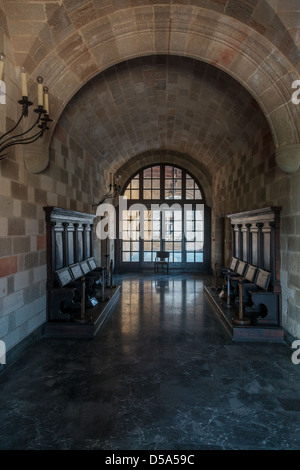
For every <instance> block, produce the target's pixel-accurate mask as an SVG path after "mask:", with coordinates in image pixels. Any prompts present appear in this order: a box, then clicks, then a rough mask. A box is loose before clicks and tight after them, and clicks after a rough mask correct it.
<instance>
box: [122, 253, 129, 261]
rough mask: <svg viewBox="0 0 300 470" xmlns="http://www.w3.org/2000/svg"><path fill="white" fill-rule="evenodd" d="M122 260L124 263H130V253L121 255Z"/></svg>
mask: <svg viewBox="0 0 300 470" xmlns="http://www.w3.org/2000/svg"><path fill="white" fill-rule="evenodd" d="M122 260H123V261H124V262H125V263H126V262H128V261H130V253H126V252H125V253H123V255H122Z"/></svg>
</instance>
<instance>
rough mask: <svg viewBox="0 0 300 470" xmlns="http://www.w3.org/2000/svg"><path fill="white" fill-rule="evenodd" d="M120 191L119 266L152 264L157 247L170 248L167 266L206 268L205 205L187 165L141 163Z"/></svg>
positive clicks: (207, 224) (207, 225)
mask: <svg viewBox="0 0 300 470" xmlns="http://www.w3.org/2000/svg"><path fill="white" fill-rule="evenodd" d="M122 196H123V202H124V204H122V207H121V205H120V206H119V217H118V219H119V230H118V233H119V237H118V240H117V250H116V267H117V269H118V271H121V272H122V271H139V270H147V269H153V263H154V260H155V257H156V253H157V252H158V251H167V252H169V254H170V255H169V256H170V258H169V261H170V269H180V270H184V271H190V272H195V271H196V272H208V271H209V270H210V251H211V247H210V208H209V207H208V206H207V205H206V204H205V195H204V192H203V189H202V187H201V185H200V183H199V182H198V181H197V180H196V179H195V178H194V177H193V175H191V174H190V173H189V172H188V171H187V170H186V169H184V168H181V167H179V166H175V165H172V164H167V163H160V164H154V165H151V166H147V167H144V168H142V169H140V170H139V171H138V172H136V173H135V174H134V175H133V176H132V177H131V178H130V179H129V180H128V181H127V183H126V184H125V185H124V188H123V192H122Z"/></svg>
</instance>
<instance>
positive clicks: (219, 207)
mask: <svg viewBox="0 0 300 470" xmlns="http://www.w3.org/2000/svg"><path fill="white" fill-rule="evenodd" d="M274 154H275V149H274V145H273V141H272V136H271V134H270V131H269V128H268V126H267V123H265V124H264V125H262V126H261V130H260V131H259V132H258V133H257V134H256V137H255V138H254V139H251V140H249V141H248V142H247V141H245V143H244V144H243V146H242V148H241V149H240V151H239V153H238V154H236V155H233V156H232V159H231V160H230V161H229V162H228V163H227V164H226V165H225V166H224V167H223V168H222V169H221V170H220V171H219V172H218V173H217V174H216V175H215V176H214V180H213V201H214V202H213V235H215V237H216V244H217V248H216V249H215V250H214V252H213V262H216V261H217V262H219V263H221V261H222V260H221V259H220V256H219V255H218V253H220V252H221V251H222V250H220V243H223V241H221V240H220V232H218V230H217V227H218V225H219V219H220V218H221V217H225V234H223V238H224V239H225V241H224V254H225V263H228V261H229V260H230V258H231V228H230V220H229V219H228V218H227V217H226V216H227V215H228V214H232V213H235V212H242V211H247V210H251V209H257V208H263V207H268V206H281V207H282V212H281V230H280V234H281V235H280V251H281V271H280V274H281V289H282V321H283V326H284V328H285V329H286V330H287V331H288V332H289V333H291V334H292V335H293V336H295V337H299V338H300V274H299V266H300V203H299V201H300V189H299V188H300V170H298V172H297V173H295V174H293V175H287V174H285V173H283V172H282V171H281V170H280V169H279V168H278V167H277V166H276V163H275V155H274Z"/></svg>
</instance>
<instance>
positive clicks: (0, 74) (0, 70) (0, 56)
mask: <svg viewBox="0 0 300 470" xmlns="http://www.w3.org/2000/svg"><path fill="white" fill-rule="evenodd" d="M4 61H5V55H4V54H3V52H1V53H0V80H2V79H3V70H4Z"/></svg>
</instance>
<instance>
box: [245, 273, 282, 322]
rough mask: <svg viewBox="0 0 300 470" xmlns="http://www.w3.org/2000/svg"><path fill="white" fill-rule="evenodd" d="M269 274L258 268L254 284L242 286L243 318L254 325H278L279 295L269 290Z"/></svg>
mask: <svg viewBox="0 0 300 470" xmlns="http://www.w3.org/2000/svg"><path fill="white" fill-rule="evenodd" d="M270 283H271V273H270V272H269V271H266V270H264V269H261V268H259V269H258V270H257V274H256V277H255V282H254V283H251V282H249V283H247V284H244V286H243V299H242V301H243V305H245V310H244V313H245V316H246V317H248V318H250V319H251V323H252V324H253V325H256V324H257V322H259V323H260V324H264V323H265V324H272V325H279V293H278V292H274V290H273V289H271V288H270Z"/></svg>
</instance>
